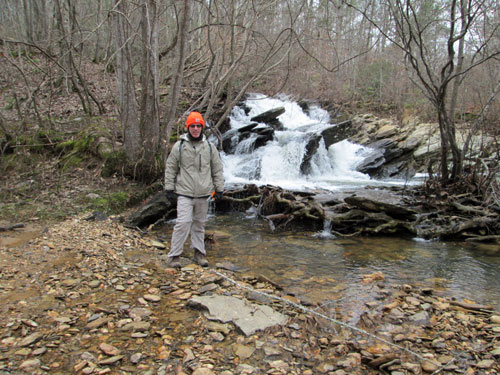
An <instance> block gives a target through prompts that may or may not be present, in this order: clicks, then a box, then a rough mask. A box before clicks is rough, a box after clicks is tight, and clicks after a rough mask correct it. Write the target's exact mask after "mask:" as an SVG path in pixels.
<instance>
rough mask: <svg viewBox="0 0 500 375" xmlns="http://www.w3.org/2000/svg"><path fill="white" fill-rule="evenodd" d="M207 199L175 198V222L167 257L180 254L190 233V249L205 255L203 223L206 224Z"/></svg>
mask: <svg viewBox="0 0 500 375" xmlns="http://www.w3.org/2000/svg"><path fill="white" fill-rule="evenodd" d="M207 214H208V201H207V198H187V197H183V196H179V197H177V221H176V224H175V226H174V231H173V233H172V243H171V246H170V252H169V253H168V256H169V257H175V256H179V255H181V254H182V250H183V248H184V242H186V240H187V238H188V236H189V234H190V233H191V247H192V248H194V249H196V250H198V251H200V252H201V253H202V254H204V255H206V252H205V223H206V222H207Z"/></svg>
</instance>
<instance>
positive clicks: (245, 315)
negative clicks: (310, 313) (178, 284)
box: [189, 295, 288, 336]
mask: <svg viewBox="0 0 500 375" xmlns="http://www.w3.org/2000/svg"><path fill="white" fill-rule="evenodd" d="M189 305H190V306H192V307H195V308H200V307H201V308H203V309H206V310H207V311H205V312H204V315H205V316H206V318H207V319H209V320H216V321H221V322H223V323H228V322H232V323H233V324H234V325H235V326H236V327H238V328H239V329H240V330H241V331H242V332H243V333H244V334H245V335H246V336H250V335H253V334H254V333H255V332H256V331H259V330H263V329H266V328H268V327H272V326H275V325H281V324H285V323H286V321H287V319H288V316H287V315H284V314H281V313H279V312H276V311H274V310H273V309H272V308H270V307H269V306H265V305H256V304H253V303H250V302H248V301H247V300H245V299H240V298H236V297H231V296H220V295H211V296H196V297H193V298H191V299H190V300H189Z"/></svg>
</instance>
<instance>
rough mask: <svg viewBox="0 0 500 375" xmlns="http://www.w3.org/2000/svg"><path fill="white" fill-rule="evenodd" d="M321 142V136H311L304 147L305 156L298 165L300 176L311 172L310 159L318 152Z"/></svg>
mask: <svg viewBox="0 0 500 375" xmlns="http://www.w3.org/2000/svg"><path fill="white" fill-rule="evenodd" d="M320 141H321V135H313V136H312V137H311V138H310V139H309V141H308V142H307V145H306V150H305V155H304V158H303V159H302V163H301V164H300V171H301V172H302V174H309V173H310V172H311V159H312V157H313V156H314V154H315V153H316V151H318V147H319V144H320Z"/></svg>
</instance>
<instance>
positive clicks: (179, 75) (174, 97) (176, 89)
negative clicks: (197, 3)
mask: <svg viewBox="0 0 500 375" xmlns="http://www.w3.org/2000/svg"><path fill="white" fill-rule="evenodd" d="M190 9H191V1H190V0H184V11H183V14H182V21H181V25H180V29H179V37H178V41H179V58H178V63H177V70H176V71H175V75H174V83H173V84H172V85H171V87H170V97H169V102H168V103H167V106H168V107H167V116H166V119H167V120H166V125H165V143H166V146H168V141H169V139H170V134H171V132H172V129H173V127H174V122H175V117H176V111H175V109H176V108H177V103H178V101H179V94H180V91H181V86H182V80H183V77H184V65H185V60H186V41H187V34H188V24H189V15H190V13H191V12H190ZM165 157H166V152H165Z"/></svg>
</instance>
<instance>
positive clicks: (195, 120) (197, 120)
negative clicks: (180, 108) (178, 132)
mask: <svg viewBox="0 0 500 375" xmlns="http://www.w3.org/2000/svg"><path fill="white" fill-rule="evenodd" d="M193 124H201V125H202V126H203V127H205V120H203V116H202V115H201V113H199V112H191V113H190V114H189V115H188V117H187V119H186V128H189V125H193Z"/></svg>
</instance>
